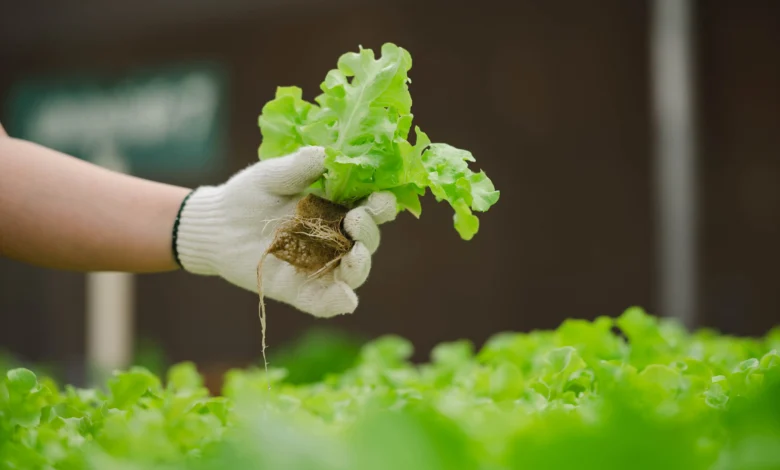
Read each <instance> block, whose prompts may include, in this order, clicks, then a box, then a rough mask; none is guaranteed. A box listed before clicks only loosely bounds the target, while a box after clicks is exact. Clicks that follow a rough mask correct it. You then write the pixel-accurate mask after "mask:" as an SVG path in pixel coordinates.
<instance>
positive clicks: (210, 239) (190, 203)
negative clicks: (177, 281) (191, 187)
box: [173, 186, 225, 276]
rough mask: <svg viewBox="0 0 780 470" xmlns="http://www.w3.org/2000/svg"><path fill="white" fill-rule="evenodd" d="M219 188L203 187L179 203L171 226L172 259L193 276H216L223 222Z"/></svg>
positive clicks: (221, 199)
mask: <svg viewBox="0 0 780 470" xmlns="http://www.w3.org/2000/svg"><path fill="white" fill-rule="evenodd" d="M223 199H224V198H223V191H222V188H221V187H213V186H203V187H200V188H198V189H196V190H195V191H193V192H191V193H190V195H189V196H187V198H185V199H184V201H183V202H182V206H181V208H180V209H179V217H178V218H177V221H176V224H175V226H174V234H173V243H174V256H175V257H176V259H177V262H178V263H179V265H180V266H181V267H182V268H183V269H184V270H186V271H188V272H191V273H193V274H201V275H206V276H210V275H216V274H217V269H216V265H217V250H218V244H219V240H220V239H221V237H220V231H222V230H224V226H225V225H224V223H223V220H222V219H223V217H222V216H223V207H224V205H223Z"/></svg>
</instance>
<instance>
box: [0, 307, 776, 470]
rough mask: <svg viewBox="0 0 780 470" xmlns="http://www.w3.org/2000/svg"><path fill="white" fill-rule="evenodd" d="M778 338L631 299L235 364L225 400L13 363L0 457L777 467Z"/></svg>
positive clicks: (140, 465) (175, 383) (130, 378)
mask: <svg viewBox="0 0 780 470" xmlns="http://www.w3.org/2000/svg"><path fill="white" fill-rule="evenodd" d="M616 330H620V331H619V332H618V331H616ZM309 344H311V345H312V347H316V348H319V350H322V348H323V345H322V344H321V343H317V342H310V343H309ZM778 346H780V329H776V330H773V331H771V332H770V333H768V334H767V335H766V336H765V337H764V338H760V339H752V338H734V337H728V336H724V335H720V334H717V333H715V332H713V331H708V330H702V331H698V332H695V333H692V334H691V333H688V332H687V331H686V330H685V329H683V328H682V327H681V326H680V325H678V324H677V323H675V322H672V321H669V320H659V319H657V318H654V317H652V316H649V315H647V314H645V313H644V312H643V311H641V310H639V309H630V310H628V311H626V312H625V313H624V314H623V315H621V316H620V317H618V318H617V319H613V318H607V317H603V318H597V319H596V320H594V321H584V320H568V321H566V322H564V323H563V324H562V325H561V326H560V327H559V328H557V329H556V330H554V331H534V332H531V333H502V334H498V335H496V336H494V337H493V338H491V339H490V340H489V341H488V342H487V343H486V344H485V345H484V346H483V347H482V348H481V349H480V350H478V351H475V350H474V348H473V347H472V345H471V344H470V343H469V342H466V341H456V342H452V343H444V344H440V345H439V346H437V347H436V348H434V350H433V351H432V353H431V360H430V362H429V363H426V364H419V365H416V364H413V363H411V362H410V361H409V357H410V355H411V353H412V347H411V344H410V343H409V342H407V341H406V340H404V339H402V338H399V337H395V336H386V337H383V338H379V339H377V340H375V341H373V342H370V343H368V344H366V345H364V346H363V347H362V349H360V350H359V352H358V354H357V356H356V357H354V358H353V360H352V361H351V362H352V363H353V365H352V366H351V367H348V368H346V369H344V368H343V367H341V366H339V367H340V368H339V369H338V370H337V371H336V370H331V371H328V370H327V368H326V369H324V370H322V371H321V372H322V373H321V374H315V375H317V376H318V377H322V378H321V380H316V381H314V382H311V381H300V380H295V381H288V380H287V378H286V377H287V371H286V370H284V369H271V370H270V371H268V373H266V372H264V371H263V370H262V369H261V368H253V369H248V370H234V371H231V372H230V373H229V374H228V375H227V376H226V383H225V387H224V391H223V394H222V396H218V397H213V396H209V394H208V392H207V391H206V389H205V388H204V387H203V383H202V379H201V377H200V375H199V374H198V373H197V371H196V369H195V367H194V366H193V365H192V364H188V363H184V364H179V365H177V366H175V367H173V368H171V369H170V370H169V372H168V374H167V377H166V378H165V379H164V380H163V379H162V378H158V377H156V376H155V375H153V374H151V373H149V372H148V371H146V370H144V369H141V368H134V369H131V370H128V371H124V372H120V373H117V374H116V376H115V377H114V378H112V379H111V380H110V381H109V382H108V383H107V384H106V387H105V389H86V390H85V389H76V388H73V387H65V388H64V389H62V388H60V387H58V386H57V385H56V384H55V383H54V382H53V381H51V380H50V379H46V378H37V377H36V376H35V374H33V373H32V372H31V371H29V370H26V369H12V370H9V371H4V372H3V373H2V379H1V380H0V469H11V468H13V469H20V468H24V469H31V470H34V469H68V470H75V469H137V470H140V469H150V470H151V469H160V470H162V469H167V470H171V469H202V470H207V469H209V470H210V469H214V470H216V469H306V470H353V469H354V470H358V469H360V470H364V469H372V470H390V469H409V470H432V469H433V470H445V469H447V470H460V469H463V470H465V469H479V470H509V469H520V468H523V469H525V468H528V469H594V470H595V469H599V470H604V469H608V470H612V469H614V470H617V469H620V470H624V469H627V468H631V469H648V470H650V469H653V470H657V469H661V468H671V469H686V470H690V469H712V470H722V469H751V470H752V469H755V470H758V469H770V468H778V464H780V405H779V404H778V403H780V402H778V400H777V397H778V396H780V382H779V380H780V368H778V364H780V356H779V355H778V353H777V349H778ZM331 350H333V351H341V352H339V354H341V353H342V352H343V351H345V349H339V348H331ZM290 357H293V356H292V355H291V356H290ZM301 357H308V356H307V355H306V354H305V351H302V354H301ZM308 360H309V359H307V361H308ZM308 363H310V364H311V362H308ZM341 363H342V364H344V362H343V361H342V362H341ZM292 366H293V365H291V367H292ZM269 381H270V382H271V383H272V384H273V387H271V389H270V390H269V389H268V387H267V383H268V382H269Z"/></svg>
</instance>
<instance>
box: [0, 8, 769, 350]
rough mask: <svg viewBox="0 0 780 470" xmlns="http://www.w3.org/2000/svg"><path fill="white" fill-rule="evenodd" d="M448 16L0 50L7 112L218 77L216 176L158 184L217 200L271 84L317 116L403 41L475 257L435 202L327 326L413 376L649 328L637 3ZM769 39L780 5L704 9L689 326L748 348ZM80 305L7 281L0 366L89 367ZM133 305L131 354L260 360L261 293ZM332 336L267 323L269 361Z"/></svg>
mask: <svg viewBox="0 0 780 470" xmlns="http://www.w3.org/2000/svg"><path fill="white" fill-rule="evenodd" d="M453 3H457V2H445V1H425V2H402V3H397V2H393V3H386V4H385V3H379V2H376V3H371V4H367V5H364V6H359V5H357V4H345V5H344V6H338V5H330V6H312V7H311V8H310V9H307V8H301V7H289V8H285V7H274V8H268V9H265V10H263V11H262V12H259V13H255V14H252V15H246V17H245V18H244V19H231V20H230V21H220V20H213V21H210V22H208V23H207V24H198V23H196V22H192V24H189V23H188V22H183V23H182V24H179V25H178V27H176V28H175V29H169V30H167V31H161V30H151V31H149V32H144V33H139V34H135V35H128V36H127V37H123V38H122V39H116V40H112V39H111V38H110V37H108V36H101V37H97V38H91V39H88V40H84V39H74V40H72V41H57V42H46V41H45V40H42V41H40V42H39V43H38V45H37V46H34V47H33V48H31V49H26V50H24V51H21V52H20V51H18V50H4V51H2V52H1V54H2V55H0V60H2V62H0V63H2V64H4V67H3V74H2V76H0V92H2V93H4V92H5V90H7V89H8V87H9V86H10V84H11V83H13V82H14V80H15V79H17V78H18V77H21V76H26V75H28V74H34V73H44V72H45V73H53V72H60V71H63V72H64V71H69V70H82V69H84V68H89V69H95V70H100V71H108V72H112V73H117V74H121V73H122V71H123V70H129V69H132V68H133V67H136V66H146V65H153V64H164V63H167V62H169V61H179V60H187V59H203V58H206V59H216V60H219V61H221V62H222V63H223V64H225V65H226V66H227V68H228V70H229V72H230V76H231V90H230V101H229V108H230V139H229V149H228V156H227V158H228V160H227V165H226V167H225V169H224V171H222V172H220V173H219V174H214V175H212V176H211V177H210V178H208V180H207V181H206V180H198V181H194V180H192V179H189V178H187V176H186V175H182V177H181V178H179V179H177V180H169V181H171V182H174V183H180V184H189V185H196V184H212V183H219V182H221V181H223V180H224V179H225V178H227V177H228V176H229V175H230V174H232V173H233V172H234V171H237V170H238V169H240V168H243V167H244V166H246V165H248V164H249V163H251V162H253V161H256V148H257V146H258V144H259V141H260V134H259V131H258V129H257V125H256V121H257V115H258V113H259V111H260V108H261V107H262V105H263V104H264V103H265V102H266V101H267V100H269V99H270V98H271V97H272V95H273V92H274V89H275V87H276V86H277V85H289V84H295V85H299V86H302V87H303V88H304V93H305V95H306V96H307V97H308V98H313V96H314V95H315V94H316V92H317V87H318V85H319V82H320V81H321V80H322V78H323V77H324V75H325V73H326V71H327V70H328V69H329V68H332V67H333V66H334V65H335V61H336V59H337V57H338V56H339V55H340V54H341V53H343V52H346V51H348V50H355V49H356V48H357V46H358V44H362V45H363V46H365V47H372V48H378V47H379V46H380V45H381V44H382V42H385V41H392V42H395V43H397V44H399V45H402V46H403V47H406V48H407V49H409V50H410V51H411V53H412V56H413V58H414V61H415V62H414V67H413V69H412V72H411V76H412V78H413V84H412V95H413V97H414V113H415V116H416V120H418V123H419V124H420V125H421V126H422V127H423V128H424V129H426V132H428V133H429V134H430V135H431V136H433V137H434V138H435V139H436V140H439V141H443V142H447V143H451V144H453V145H456V146H459V147H463V148H467V149H470V150H472V151H473V153H474V154H475V156H476V157H477V160H478V161H479V166H480V167H482V168H484V169H485V170H486V171H487V172H488V174H489V175H490V176H491V178H492V179H493V180H494V182H495V183H496V186H497V187H498V188H499V189H501V191H502V196H501V200H500V202H499V203H498V204H497V205H496V206H495V207H494V208H493V209H492V210H491V211H490V212H489V213H488V214H486V215H485V216H483V217H482V227H481V229H480V233H479V234H478V235H477V237H476V238H475V239H474V240H473V241H471V242H463V241H461V240H460V239H459V238H458V237H457V234H456V233H455V231H454V230H453V229H452V228H451V212H450V209H449V208H448V207H446V205H438V204H436V203H435V202H434V201H433V199H432V198H428V199H427V200H426V201H425V202H424V206H423V216H422V218H421V219H420V220H419V221H416V220H414V219H413V218H412V217H411V216H409V215H402V216H400V217H399V219H398V220H397V221H396V222H394V223H393V224H390V225H388V226H386V227H383V231H382V236H383V241H382V245H381V247H380V250H379V251H378V252H377V254H376V256H375V261H374V267H373V271H372V273H371V276H370V278H369V281H368V283H367V284H366V285H365V286H363V287H362V288H361V289H360V290H359V291H358V294H359V296H360V299H361V303H360V307H359V309H358V312H357V313H356V314H355V315H352V316H348V317H342V318H338V319H335V320H332V321H330V322H329V323H327V325H330V326H337V327H340V328H345V329H349V330H352V331H358V332H361V333H364V334H366V335H368V336H376V335H380V334H385V333H395V334H400V335H403V336H406V337H408V338H410V339H411V340H412V341H413V342H414V344H415V345H416V347H417V349H418V357H419V358H423V357H425V356H426V355H427V352H428V351H429V349H430V347H431V346H432V345H433V344H435V343H438V342H440V341H444V340H451V339H456V338H462V337H466V338H471V339H472V340H474V341H476V342H477V343H480V342H482V341H483V340H484V339H486V338H487V337H488V336H490V335H492V334H494V333H496V332H499V331H503V330H529V329H533V328H549V327H554V326H556V325H557V324H558V323H560V321H561V320H563V319H564V318H567V317H580V318H592V317H594V316H597V315H617V314H619V313H621V312H622V310H623V309H624V308H626V307H628V306H631V305H641V306H644V307H646V308H648V309H649V310H650V311H654V308H655V297H654V295H655V286H654V281H653V280H654V258H653V247H654V229H655V226H654V221H653V207H652V204H653V187H652V178H651V175H652V160H651V157H652V141H651V136H652V129H651V124H652V123H651V122H650V106H649V99H650V98H649V82H648V75H649V70H648V55H647V49H648V40H647V36H648V14H649V10H648V8H649V6H648V3H647V2H623V1H619V0H610V1H601V2H598V3H597V4H594V3H591V2H579V1H574V0H571V1H564V0H557V1H544V2H543V1H530V0H522V1H516V2H513V3H512V4H511V5H509V2H499V1H493V0H489V1H483V2H480V6H479V8H478V9H477V8H474V7H466V6H458V5H453ZM139 8H140V7H139ZM779 21H780V3H777V2H772V1H762V2H758V1H756V2H740V3H737V2H729V1H725V0H723V1H708V2H701V3H700V5H699V21H698V29H699V35H698V41H699V47H700V63H699V64H698V66H699V69H700V78H699V80H698V84H699V86H700V94H701V96H700V102H701V103H700V115H701V119H702V129H703V131H702V136H701V137H702V143H703V151H702V156H701V169H702V171H701V177H702V188H703V190H702V201H703V219H704V222H703V226H702V232H703V235H702V240H701V242H702V259H703V262H702V266H701V275H702V277H703V287H702V292H701V294H702V300H703V311H702V316H701V323H702V324H706V325H711V326H716V327H719V328H723V329H725V330H726V331H729V332H734V333H740V334H761V333H763V332H764V331H765V330H766V329H767V328H768V327H770V326H771V325H773V324H776V323H780V291H779V290H778V289H777V285H778V283H779V282H780V276H779V275H778V274H777V266H778V264H780V248H778V240H780V238H779V237H778V234H779V233H778V232H779V231H780V184H778V183H780V137H779V136H780V132H779V131H780V124H779V123H780V119H779V118H780V116H779V115H778V114H779V113H780V102H778V101H779V100H780V98H779V97H778V93H779V92H778V90H780V56H778V54H777V45H778V44H780V24H779ZM0 50H2V49H0ZM0 96H2V95H0ZM0 184H2V183H1V182H0ZM83 288H84V282H83V276H81V275H79V274H69V273H57V272H50V271H45V270H39V269H35V268H30V267H25V266H21V265H20V264H17V263H14V262H10V261H0V349H2V348H7V349H11V350H15V351H18V352H20V353H23V354H25V355H26V356H28V357H30V358H33V359H50V360H60V361H73V363H74V364H79V362H80V361H81V359H82V358H83V343H84V336H83V330H84V324H83V321H84V320H83V313H82V311H83V302H84V298H83V297H84V296H83V292H82V291H83ZM137 293H138V304H137V305H138V320H137V328H138V331H139V334H140V335H142V336H146V337H150V338H153V339H155V340H157V341H159V342H160V343H161V344H162V345H164V347H165V349H166V352H167V353H168V355H169V356H170V358H171V359H172V360H183V359H191V360H195V361H198V362H201V363H204V364H205V363H227V364H238V363H242V362H247V361H251V360H254V359H256V358H257V357H258V355H259V352H260V342H259V331H260V330H259V322H258V320H257V314H256V306H257V300H256V298H255V297H254V296H253V295H251V294H249V293H246V292H243V291H240V290H238V289H237V288H234V287H232V286H230V285H228V284H226V283H224V282H222V281H220V280H218V279H209V278H198V277H195V276H190V275H187V274H183V273H173V274H165V275H153V276H141V277H138V278H137ZM655 313H659V314H663V312H655ZM322 324H325V323H324V322H323V321H318V320H316V319H313V318H310V317H308V316H306V315H304V314H302V313H299V312H296V311H294V310H292V309H290V308H287V307H285V306H282V305H280V304H275V303H274V304H271V308H270V311H269V340H270V344H271V347H274V346H276V345H280V344H282V343H284V342H286V341H287V340H289V339H291V338H293V337H294V336H296V335H298V334H299V333H300V332H302V331H304V330H305V329H307V328H309V327H311V326H313V325H322Z"/></svg>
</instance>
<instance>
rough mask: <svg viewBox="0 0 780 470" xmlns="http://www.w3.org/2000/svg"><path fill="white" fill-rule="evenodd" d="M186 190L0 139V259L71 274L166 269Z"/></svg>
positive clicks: (170, 266) (171, 264)
mask: <svg viewBox="0 0 780 470" xmlns="http://www.w3.org/2000/svg"><path fill="white" fill-rule="evenodd" d="M188 192H189V190H188V189H187V188H182V187H178V186H172V185H167V184H162V183H157V182H154V181H149V180H145V179H141V178H136V177H133V176H129V175H124V174H121V173H116V172H113V171H109V170H107V169H104V168H101V167H98V166H96V165H93V164H91V163H88V162H84V161H81V160H79V159H76V158H74V157H71V156H68V155H65V154H63V153H60V152H57V151H55V150H52V149H49V148H46V147H43V146H41V145H38V144H35V143H32V142H27V141H24V140H19V139H14V138H10V137H7V136H4V137H0V255H2V256H5V257H9V258H12V259H16V260H19V261H23V262H26V263H29V264H33V265H37V266H42V267H47V268H55V269H63V270H70V271H126V272H134V273H148V272H162V271H171V270H174V269H176V268H177V266H176V263H175V261H174V258H173V255H172V250H171V228H172V224H173V220H174V219H175V217H176V213H177V211H178V210H179V206H180V204H181V202H182V200H183V199H184V197H185V196H186V195H187V193H188Z"/></svg>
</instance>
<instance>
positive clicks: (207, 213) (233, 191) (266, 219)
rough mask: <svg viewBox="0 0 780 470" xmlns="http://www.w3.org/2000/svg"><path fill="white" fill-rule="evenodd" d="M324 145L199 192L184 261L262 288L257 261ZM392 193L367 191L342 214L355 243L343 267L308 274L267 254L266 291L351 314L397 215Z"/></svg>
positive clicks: (314, 172) (188, 205) (184, 219)
mask: <svg viewBox="0 0 780 470" xmlns="http://www.w3.org/2000/svg"><path fill="white" fill-rule="evenodd" d="M324 159H325V152H324V150H323V149H322V148H321V147H304V148H301V149H299V150H298V151H297V152H295V153H293V154H291V155H288V156H285V157H280V158H274V159H270V160H265V161H262V162H258V163H255V164H253V165H252V166H250V167H249V168H247V169H245V170H243V171H241V172H239V173H237V174H236V175H235V176H233V177H232V178H230V180H228V182H227V183H225V184H223V185H221V186H216V187H214V186H204V187H201V188H198V189H197V190H195V191H194V192H193V193H192V195H191V196H190V197H189V199H188V200H187V201H186V202H185V204H184V207H183V208H182V211H181V216H180V219H179V226H178V231H177V242H176V247H177V252H178V255H179V261H180V262H181V265H182V267H183V268H184V269H185V270H187V271H189V272H191V273H195V274H201V275H218V276H221V277H223V278H224V279H226V280H227V281H229V282H231V283H233V284H235V285H238V286H240V287H243V288H244V289H247V290H251V291H253V292H257V274H256V273H257V263H258V261H259V260H260V258H261V256H262V255H263V253H264V252H265V250H266V248H268V246H269V245H270V244H271V242H272V240H273V237H274V232H275V230H276V227H277V225H278V224H279V223H280V222H281V221H282V220H283V219H285V218H288V217H290V216H292V215H293V214H294V213H295V205H296V204H297V203H298V201H299V200H300V199H301V197H303V194H302V193H303V192H304V191H305V190H306V189H307V188H308V187H309V186H310V185H311V184H312V183H313V182H315V181H316V180H317V179H318V178H320V177H321V176H322V175H323V173H324V172H325V168H324ZM396 213H397V210H396V199H395V196H394V195H393V194H392V193H389V192H379V193H374V194H372V195H371V196H369V197H368V198H367V199H366V200H365V201H364V202H363V203H362V204H361V205H359V206H358V207H357V208H355V209H353V210H351V211H350V212H349V213H348V214H347V216H346V218H345V219H344V230H345V231H346V233H347V235H349V236H350V237H351V238H352V239H353V240H354V241H355V244H354V246H353V248H352V250H351V251H350V252H349V253H347V255H345V256H344V257H343V258H342V259H341V262H340V264H339V266H338V267H337V268H336V269H334V270H332V271H331V272H329V273H327V274H324V275H322V276H320V277H316V278H310V277H309V276H308V275H306V274H304V273H300V272H298V271H297V270H296V268H295V267H293V266H292V265H290V264H288V263H286V262H284V261H281V260H279V259H277V258H276V257H274V256H273V255H269V256H268V257H267V258H266V259H265V262H264V263H263V269H262V276H263V293H264V294H265V296H266V297H268V298H271V299H274V300H277V301H280V302H285V303H288V304H290V305H292V306H294V307H295V308H297V309H299V310H302V311H304V312H307V313H310V314H312V315H315V316H317V317H331V316H334V315H339V314H344V313H352V312H354V311H355V308H356V307H357V304H358V299H357V296H356V295H355V292H354V290H353V289H356V288H357V287H359V286H360V285H361V284H363V283H364V282H365V280H366V278H367V277H368V272H369V270H370V269H371V255H372V254H373V253H374V252H375V251H376V249H377V247H378V246H379V228H378V224H382V223H384V222H388V221H390V220H393V219H394V218H395V216H396Z"/></svg>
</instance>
